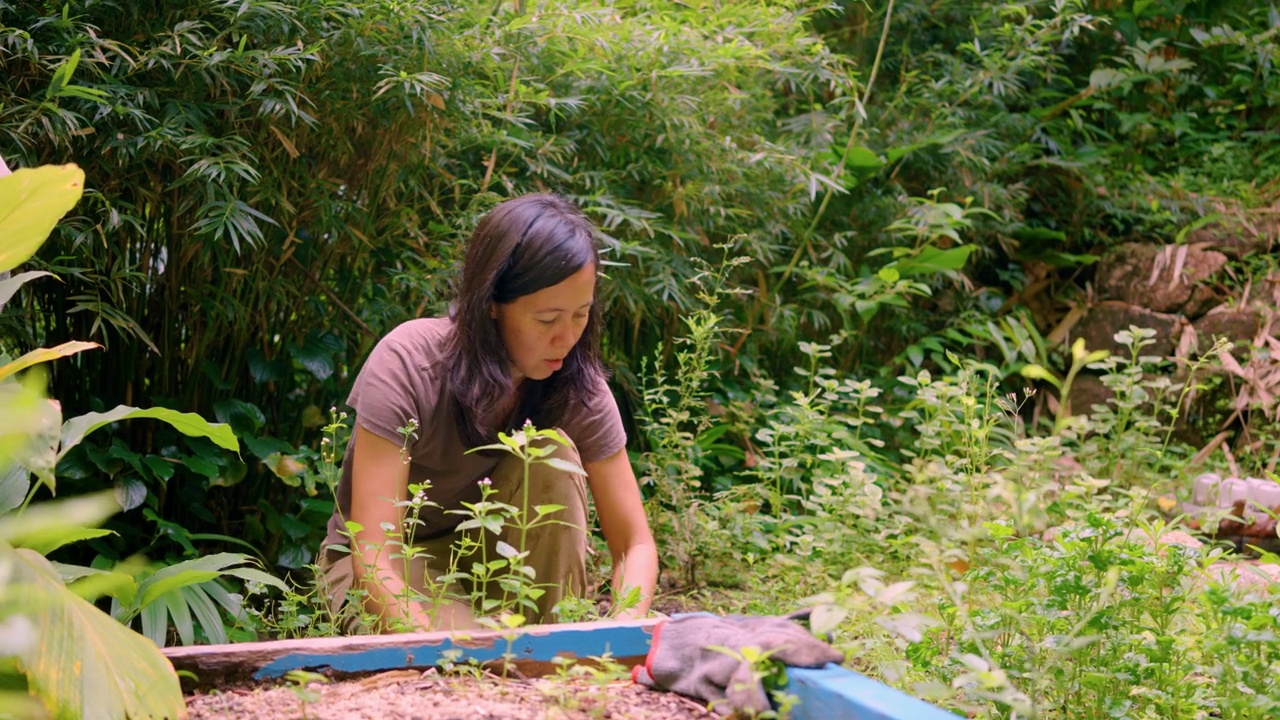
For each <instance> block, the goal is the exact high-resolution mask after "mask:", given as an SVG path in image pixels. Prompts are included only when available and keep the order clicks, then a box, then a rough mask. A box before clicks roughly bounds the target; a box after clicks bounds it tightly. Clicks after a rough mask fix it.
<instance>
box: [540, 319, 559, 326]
mask: <svg viewBox="0 0 1280 720" xmlns="http://www.w3.org/2000/svg"><path fill="white" fill-rule="evenodd" d="M538 322H540V323H542V324H543V325H555V324H556V321H555V320H543V319H541V318H539V319H538Z"/></svg>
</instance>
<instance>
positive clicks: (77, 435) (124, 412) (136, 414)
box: [58, 405, 240, 459]
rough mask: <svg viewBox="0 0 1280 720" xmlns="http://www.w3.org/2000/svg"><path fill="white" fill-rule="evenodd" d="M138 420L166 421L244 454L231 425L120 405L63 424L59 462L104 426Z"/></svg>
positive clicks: (193, 434) (181, 413) (185, 415)
mask: <svg viewBox="0 0 1280 720" xmlns="http://www.w3.org/2000/svg"><path fill="white" fill-rule="evenodd" d="M136 418H153V419H155V420H163V421H164V422H167V423H169V424H170V425H172V426H173V427H174V429H175V430H178V431H179V432H181V433H183V434H185V435H191V436H193V437H207V438H209V439H210V440H212V441H214V442H215V443H217V445H218V446H219V447H222V448H224V449H226V450H231V451H232V452H236V453H238V452H240V441H239V440H238V439H236V435H235V433H234V432H232V431H231V428H230V427H229V426H227V425H220V424H215V423H211V422H209V421H208V420H205V419H204V418H202V417H200V416H199V415H197V414H195V413H184V412H178V411H177V410H169V409H168V408H135V407H129V406H127V405H117V406H116V407H114V408H112V409H111V410H108V411H106V412H101V413H85V414H84V415H80V416H78V417H73V418H71V419H70V420H68V421H66V422H65V423H63V424H62V447H61V449H60V450H59V451H58V457H59V459H61V458H62V456H63V455H65V454H66V453H67V451H68V450H70V449H71V448H73V447H75V446H76V445H79V444H80V441H81V440H83V439H84V437H85V435H88V434H89V433H91V432H93V431H94V430H97V429H98V428H100V427H102V426H103V425H110V424H111V423H113V422H116V421H118V420H133V419H136Z"/></svg>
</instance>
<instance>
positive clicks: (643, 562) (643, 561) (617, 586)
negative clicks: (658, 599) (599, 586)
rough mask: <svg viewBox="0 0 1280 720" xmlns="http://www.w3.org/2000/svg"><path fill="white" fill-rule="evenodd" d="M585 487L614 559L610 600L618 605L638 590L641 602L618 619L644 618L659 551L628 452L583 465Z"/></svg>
mask: <svg viewBox="0 0 1280 720" xmlns="http://www.w3.org/2000/svg"><path fill="white" fill-rule="evenodd" d="M583 469H585V470H586V471H587V485H588V486H589V487H590V488H591V497H592V498H593V499H594V500H595V503H596V514H597V515H598V516H599V518H600V529H601V530H603V531H604V539H605V540H606V541H607V542H608V543H609V554H610V555H611V556H613V598H614V603H615V604H616V603H618V602H619V601H620V600H621V599H622V598H624V597H626V595H627V594H628V593H629V592H630V591H631V589H632V588H639V590H640V603H639V605H637V606H636V607H634V608H631V609H629V610H626V611H624V612H622V613H620V614H619V617H623V618H628V617H644V615H645V614H646V613H647V612H648V611H649V605H650V603H652V602H653V591H654V587H655V586H656V585H657V582H658V549H657V546H656V545H655V544H654V542H653V534H652V533H651V532H650V531H649V520H648V518H646V517H645V514H644V501H643V500H641V498H640V486H639V484H638V483H637V482H636V475H635V472H634V471H633V470H632V469H631V460H630V459H628V458H627V451H626V450H625V449H624V450H619V451H618V452H617V453H615V454H614V455H611V456H610V457H607V458H605V459H603V460H597V461H595V462H589V463H583Z"/></svg>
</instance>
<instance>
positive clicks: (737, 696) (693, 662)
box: [631, 613, 844, 717]
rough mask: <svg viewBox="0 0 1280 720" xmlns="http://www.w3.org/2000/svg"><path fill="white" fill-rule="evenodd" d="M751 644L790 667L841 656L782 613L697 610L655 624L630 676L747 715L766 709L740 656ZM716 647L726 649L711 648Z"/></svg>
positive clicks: (764, 699) (746, 662)
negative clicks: (763, 614) (722, 614)
mask: <svg viewBox="0 0 1280 720" xmlns="http://www.w3.org/2000/svg"><path fill="white" fill-rule="evenodd" d="M752 646H754V647H757V648H759V649H760V650H761V651H762V652H764V653H767V654H768V657H769V658H771V659H773V660H778V661H780V662H782V663H783V664H784V665H791V666H794V667H810V668H816V667H822V666H823V665H826V664H827V663H830V662H835V663H838V662H841V661H843V660H844V655H843V654H842V653H841V652H840V651H838V650H836V649H835V648H833V647H831V646H830V645H828V644H826V643H824V642H822V641H821V640H819V639H817V638H815V637H814V636H813V635H811V634H809V631H808V630H806V629H805V628H803V627H801V626H800V625H798V624H796V623H794V622H792V621H791V620H789V619H787V618H784V617H746V616H742V615H730V616H727V617H717V616H715V615H710V614H704V613H698V614H692V615H681V616H678V617H675V618H671V619H669V620H664V621H662V622H661V623H658V625H657V626H656V627H655V628H654V630H653V642H652V644H651V645H650V647H649V655H648V656H647V657H646V658H645V661H644V665H637V666H636V667H635V668H633V669H632V671H631V679H632V680H634V681H635V682H637V683H639V684H641V685H645V686H647V687H651V688H656V689H659V690H670V691H672V692H677V693H680V694H681V695H687V696H689V697H692V698H697V699H699V700H704V701H706V702H708V703H710V704H711V709H712V710H714V711H715V712H718V713H720V714H722V715H727V714H729V713H730V712H736V713H739V714H742V715H746V716H748V717H750V716H753V715H756V714H759V713H762V712H764V711H766V710H769V709H770V705H769V698H768V696H767V695H765V691H764V687H763V686H762V685H761V683H760V680H758V679H757V678H756V676H755V668H753V667H752V663H751V662H750V661H749V660H747V659H745V658H743V657H742V649H743V648H745V647H752ZM717 647H718V648H723V649H727V650H728V651H730V652H729V653H725V652H723V651H721V650H713V649H711V648H717Z"/></svg>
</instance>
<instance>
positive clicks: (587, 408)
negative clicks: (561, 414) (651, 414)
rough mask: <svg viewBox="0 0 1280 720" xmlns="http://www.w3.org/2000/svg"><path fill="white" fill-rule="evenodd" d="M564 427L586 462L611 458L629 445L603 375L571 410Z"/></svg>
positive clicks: (614, 401)
mask: <svg viewBox="0 0 1280 720" xmlns="http://www.w3.org/2000/svg"><path fill="white" fill-rule="evenodd" d="M561 427H562V428H563V430H564V431H565V433H567V434H568V435H569V437H570V438H571V439H572V440H573V442H574V444H575V445H577V446H578V455H579V457H581V458H582V462H584V463H589V462H595V461H597V460H603V459H605V458H607V457H611V456H612V455H614V454H616V453H617V452H618V451H619V450H622V449H623V448H625V447H626V446H627V432H626V430H625V429H624V428H623V426H622V416H621V414H619V412H618V403H617V401H616V400H614V399H613V393H612V392H610V390H609V384H608V383H607V382H605V379H604V377H603V376H597V377H596V379H595V381H594V382H593V383H592V387H591V388H590V389H589V391H588V392H587V393H586V395H585V397H584V398H583V402H582V403H579V404H577V405H576V407H570V408H569V410H568V412H567V413H566V415H565V418H564V420H563V421H562V423H561Z"/></svg>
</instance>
